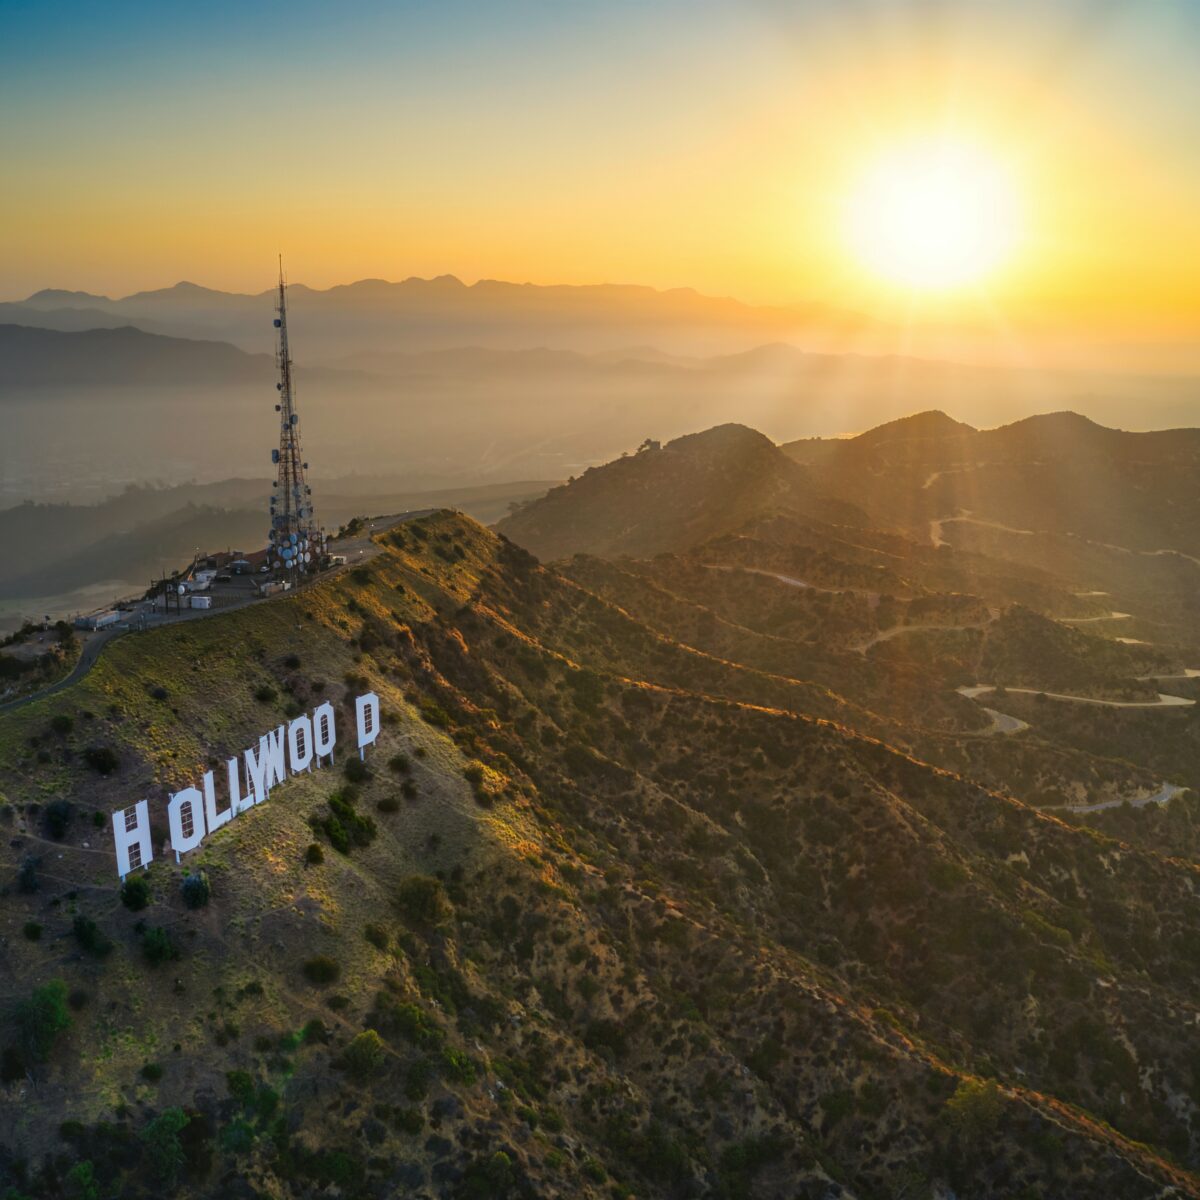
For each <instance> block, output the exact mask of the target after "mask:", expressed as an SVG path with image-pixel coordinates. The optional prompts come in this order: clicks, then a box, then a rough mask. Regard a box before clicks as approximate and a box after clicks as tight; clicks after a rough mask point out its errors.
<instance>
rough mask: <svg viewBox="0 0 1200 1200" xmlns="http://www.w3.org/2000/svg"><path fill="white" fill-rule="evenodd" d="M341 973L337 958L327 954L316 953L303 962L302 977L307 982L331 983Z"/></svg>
mask: <svg viewBox="0 0 1200 1200" xmlns="http://www.w3.org/2000/svg"><path fill="white" fill-rule="evenodd" d="M341 973H342V968H341V967H340V966H339V965H338V963H337V960H336V959H333V958H330V957H329V955H328V954H318V955H316V956H315V957H314V958H310V959H309V960H308V961H307V962H306V963H305V964H304V977H305V979H307V980H308V981H309V983H318V984H323V983H333V982H334V981H335V980H336V979H337V977H338V976H339V975H340V974H341Z"/></svg>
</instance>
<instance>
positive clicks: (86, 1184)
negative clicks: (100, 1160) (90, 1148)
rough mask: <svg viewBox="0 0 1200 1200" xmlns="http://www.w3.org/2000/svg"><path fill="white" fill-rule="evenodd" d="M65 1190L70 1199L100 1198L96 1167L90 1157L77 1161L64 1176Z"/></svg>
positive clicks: (92, 1199) (88, 1199) (86, 1199)
mask: <svg viewBox="0 0 1200 1200" xmlns="http://www.w3.org/2000/svg"><path fill="white" fill-rule="evenodd" d="M63 1190H64V1191H65V1192H66V1194H67V1196H68V1197H69V1200H100V1183H99V1181H98V1180H97V1179H96V1168H95V1167H94V1166H92V1163H91V1161H90V1160H89V1159H85V1160H84V1161H83V1162H79V1163H76V1164H75V1165H74V1166H73V1167H72V1168H71V1169H70V1170H69V1171H68V1172H67V1173H66V1176H65V1177H64V1178H63Z"/></svg>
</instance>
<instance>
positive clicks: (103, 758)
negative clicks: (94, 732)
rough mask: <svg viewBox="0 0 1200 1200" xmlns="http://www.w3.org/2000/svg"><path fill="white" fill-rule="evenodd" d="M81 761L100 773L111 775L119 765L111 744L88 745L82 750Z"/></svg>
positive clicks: (119, 762)
mask: <svg viewBox="0 0 1200 1200" xmlns="http://www.w3.org/2000/svg"><path fill="white" fill-rule="evenodd" d="M83 761H84V762H85V763H87V765H88V766H89V767H91V768H92V770H93V771H97V772H98V773H99V774H101V775H111V774H112V773H113V772H114V771H115V770H116V769H117V767H119V766H120V765H121V760H120V759H119V758H118V757H117V752H116V751H115V750H114V749H113V748H112V747H111V746H89V747H88V748H87V749H86V750H85V751H84V752H83Z"/></svg>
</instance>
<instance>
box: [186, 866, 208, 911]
mask: <svg viewBox="0 0 1200 1200" xmlns="http://www.w3.org/2000/svg"><path fill="white" fill-rule="evenodd" d="M180 891H181V892H182V893H183V902H184V904H186V905H187V906H188V908H203V907H204V906H205V905H206V904H207V903H208V898H209V896H210V894H211V891H212V889H211V888H210V887H209V884H208V875H207V874H206V873H205V872H204V871H197V872H196V873H195V874H194V875H185V876H184V878H183V883H182V884H181V885H180Z"/></svg>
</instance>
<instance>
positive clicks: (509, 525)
mask: <svg viewBox="0 0 1200 1200" xmlns="http://www.w3.org/2000/svg"><path fill="white" fill-rule="evenodd" d="M776 511H778V512H789V513H801V514H805V515H809V516H813V517H820V518H823V519H826V520H832V521H841V522H845V523H853V522H857V521H859V520H861V514H860V513H859V512H857V510H856V509H855V508H854V507H853V506H852V505H851V504H849V503H831V502H830V501H828V500H827V499H826V498H825V497H824V496H822V495H820V494H819V493H818V492H817V490H816V489H815V488H814V487H813V486H812V485H811V483H810V482H809V478H808V473H807V472H806V471H804V470H803V469H801V468H799V467H796V466H795V465H794V464H793V463H792V462H790V461H789V460H788V458H787V457H786V456H785V455H784V454H783V453H781V452H780V450H779V449H778V448H777V447H776V446H774V445H773V444H772V443H771V441H770V440H769V439H768V438H766V437H764V436H763V435H762V434H761V433H757V432H756V431H754V430H752V429H747V428H746V427H745V426H744V425H719V426H717V427H715V428H713V429H710V430H707V431H706V432H704V433H697V434H688V435H686V436H684V437H681V438H676V439H675V440H674V441H672V442H668V443H667V444H666V445H665V446H660V445H658V444H656V443H653V442H649V441H647V442H646V443H644V444H643V446H642V447H641V448H640V449H639V450H638V451H637V453H636V454H632V455H627V456H624V457H622V458H619V459H617V460H615V461H613V462H610V463H606V464H605V465H604V466H601V467H592V468H589V469H588V470H587V471H585V472H584V473H583V475H582V476H580V478H579V479H575V480H572V481H571V482H570V483H568V484H565V485H563V486H561V487H557V488H552V489H551V490H550V491H549V492H548V493H547V494H546V495H545V496H544V497H543V498H542V499H540V500H535V501H533V502H532V503H530V504H528V505H526V506H525V507H523V508H521V509H519V510H518V511H517V512H515V513H513V515H512V516H510V517H506V518H505V519H504V520H503V521H501V522H500V524H499V526H498V528H499V529H500V531H501V532H502V533H504V534H505V535H506V536H508V537H510V538H512V539H513V540H514V541H517V542H520V543H521V544H522V545H523V546H526V547H527V548H528V549H530V550H532V551H533V552H534V553H535V554H537V555H539V556H540V557H544V558H561V557H564V556H566V555H569V554H573V553H580V552H582V553H589V554H601V555H614V554H632V555H653V554H657V553H659V552H661V551H664V550H673V549H678V548H682V547H686V546H689V545H694V544H697V543H699V542H702V541H707V540H708V539H709V538H711V537H714V536H716V535H718V534H720V533H726V532H730V531H732V530H734V529H737V528H740V527H741V526H742V525H743V524H744V523H745V522H746V521H747V520H749V519H750V518H751V517H753V516H759V515H762V514H763V513H767V512H776Z"/></svg>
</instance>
